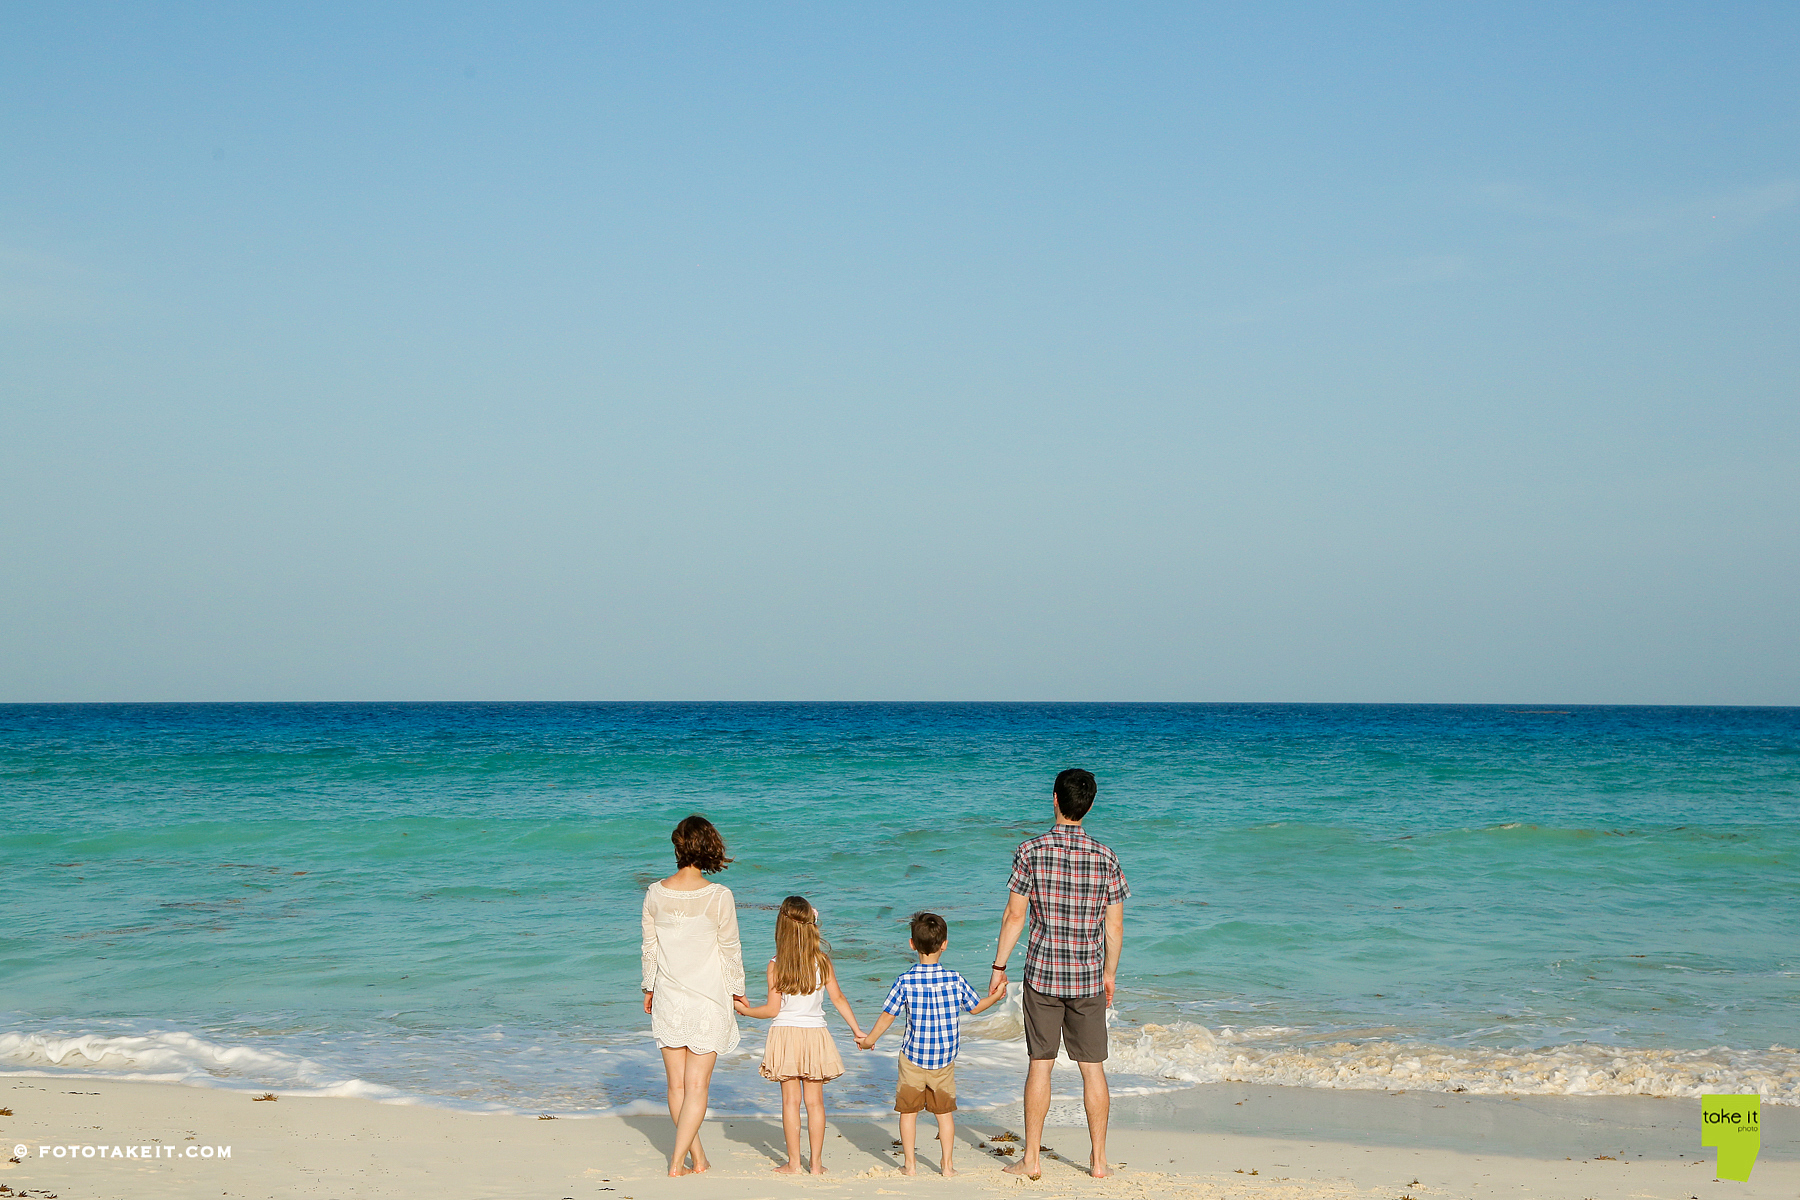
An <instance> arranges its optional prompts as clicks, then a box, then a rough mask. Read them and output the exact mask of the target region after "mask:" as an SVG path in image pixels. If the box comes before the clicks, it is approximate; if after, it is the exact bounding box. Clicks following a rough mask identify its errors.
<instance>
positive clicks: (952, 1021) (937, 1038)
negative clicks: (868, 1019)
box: [881, 963, 981, 1071]
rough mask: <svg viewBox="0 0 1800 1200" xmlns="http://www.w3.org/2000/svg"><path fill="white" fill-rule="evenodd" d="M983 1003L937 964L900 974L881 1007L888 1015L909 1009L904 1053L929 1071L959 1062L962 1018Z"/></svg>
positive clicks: (958, 978) (962, 981) (902, 1045)
mask: <svg viewBox="0 0 1800 1200" xmlns="http://www.w3.org/2000/svg"><path fill="white" fill-rule="evenodd" d="M980 1003H981V998H980V997H978V996H977V995H976V994H975V989H974V988H972V987H970V986H969V981H968V980H966V979H964V978H963V977H962V976H961V975H958V974H957V973H956V972H955V971H952V970H951V969H950V968H948V967H942V966H939V965H938V964H937V963H919V964H917V965H916V966H913V967H910V968H908V969H907V970H905V971H902V972H901V973H900V978H898V979H896V980H894V987H893V990H891V991H890V992H888V996H887V999H886V1000H884V1001H882V1003H881V1011H882V1012H884V1013H894V1014H896V1015H897V1014H898V1013H899V1012H900V1010H901V1008H903V1007H904V1008H905V1009H906V1037H905V1039H904V1040H902V1041H901V1043H900V1053H902V1054H904V1055H906V1057H907V1058H908V1059H909V1060H911V1062H912V1063H913V1065H915V1066H918V1067H922V1068H923V1069H925V1070H927V1071H935V1070H937V1069H938V1068H939V1067H947V1066H949V1065H950V1064H951V1063H953V1062H955V1061H956V1052H957V1050H958V1049H960V1048H961V1045H962V1015H963V1014H964V1013H965V1012H968V1011H969V1010H971V1009H973V1008H974V1007H975V1006H976V1005H977V1004H980Z"/></svg>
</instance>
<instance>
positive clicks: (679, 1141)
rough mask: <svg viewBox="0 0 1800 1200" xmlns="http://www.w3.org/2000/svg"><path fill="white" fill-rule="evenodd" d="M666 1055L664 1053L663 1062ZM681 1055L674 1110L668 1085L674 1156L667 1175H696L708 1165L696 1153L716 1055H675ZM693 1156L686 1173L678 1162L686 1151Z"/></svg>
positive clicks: (702, 1154) (688, 1052)
mask: <svg viewBox="0 0 1800 1200" xmlns="http://www.w3.org/2000/svg"><path fill="white" fill-rule="evenodd" d="M669 1053H670V1052H669V1051H667V1050H665V1051H663V1055H664V1058H665V1061H666V1059H667V1056H668V1054H669ZM676 1053H679V1054H681V1055H683V1057H684V1061H683V1062H682V1070H681V1107H680V1108H679V1109H676V1108H675V1101H674V1085H673V1083H671V1085H670V1099H669V1107H670V1109H671V1110H673V1115H674V1117H675V1152H674V1153H673V1154H671V1155H669V1174H671V1175H688V1174H697V1173H699V1172H701V1171H704V1170H706V1169H707V1167H709V1166H711V1165H712V1164H711V1163H709V1162H707V1161H706V1152H705V1151H703V1150H702V1149H700V1122H702V1121H704V1120H705V1119H706V1097H707V1092H708V1091H709V1090H710V1089H711V1087H712V1071H713V1064H714V1063H716V1062H718V1061H719V1056H718V1054H717V1053H714V1052H712V1051H708V1052H707V1053H705V1054H698V1053H696V1052H694V1051H692V1050H688V1049H685V1048H684V1049H682V1050H680V1051H677V1052H676ZM690 1150H691V1151H693V1154H694V1170H693V1171H692V1172H690V1171H689V1170H688V1169H687V1168H686V1167H684V1166H683V1165H682V1160H683V1159H685V1158H686V1157H687V1156H688V1152H689V1151H690Z"/></svg>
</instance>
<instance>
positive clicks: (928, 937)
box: [912, 912, 950, 954]
mask: <svg viewBox="0 0 1800 1200" xmlns="http://www.w3.org/2000/svg"><path fill="white" fill-rule="evenodd" d="M949 940H950V926H949V925H947V924H946V923H945V922H944V918H942V917H940V916H938V915H937V914H936V913H934V912H916V913H914V914H913V918H912V943H913V949H914V950H917V951H918V952H919V953H920V954H936V953H937V952H938V951H939V950H942V949H943V948H944V943H945V942H947V941H949Z"/></svg>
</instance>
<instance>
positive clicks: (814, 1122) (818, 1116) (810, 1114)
mask: <svg viewBox="0 0 1800 1200" xmlns="http://www.w3.org/2000/svg"><path fill="white" fill-rule="evenodd" d="M805 1082H806V1138H807V1140H808V1141H809V1142H811V1143H812V1173H813V1174H814V1175H823V1174H824V1173H825V1084H824V1082H823V1081H820V1080H813V1079H808V1080H806V1081H805Z"/></svg>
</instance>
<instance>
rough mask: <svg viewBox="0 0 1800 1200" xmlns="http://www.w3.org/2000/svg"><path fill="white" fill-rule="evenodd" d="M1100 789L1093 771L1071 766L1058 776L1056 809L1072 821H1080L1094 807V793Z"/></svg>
mask: <svg viewBox="0 0 1800 1200" xmlns="http://www.w3.org/2000/svg"><path fill="white" fill-rule="evenodd" d="M1038 778H1040V779H1041V778H1043V776H1041V775H1040V776H1039V777H1038ZM1099 790H1100V785H1099V784H1097V783H1095V782H1094V773H1093V772H1092V771H1084V770H1082V769H1081V768H1080V767H1070V768H1069V769H1068V770H1066V771H1064V772H1063V773H1062V774H1060V775H1058V776H1057V777H1056V811H1057V812H1059V813H1061V814H1062V815H1063V816H1065V817H1067V818H1068V819H1069V820H1071V821H1079V820H1081V818H1083V817H1085V816H1087V815H1088V809H1090V808H1092V807H1094V793H1095V792H1097V791H1099Z"/></svg>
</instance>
